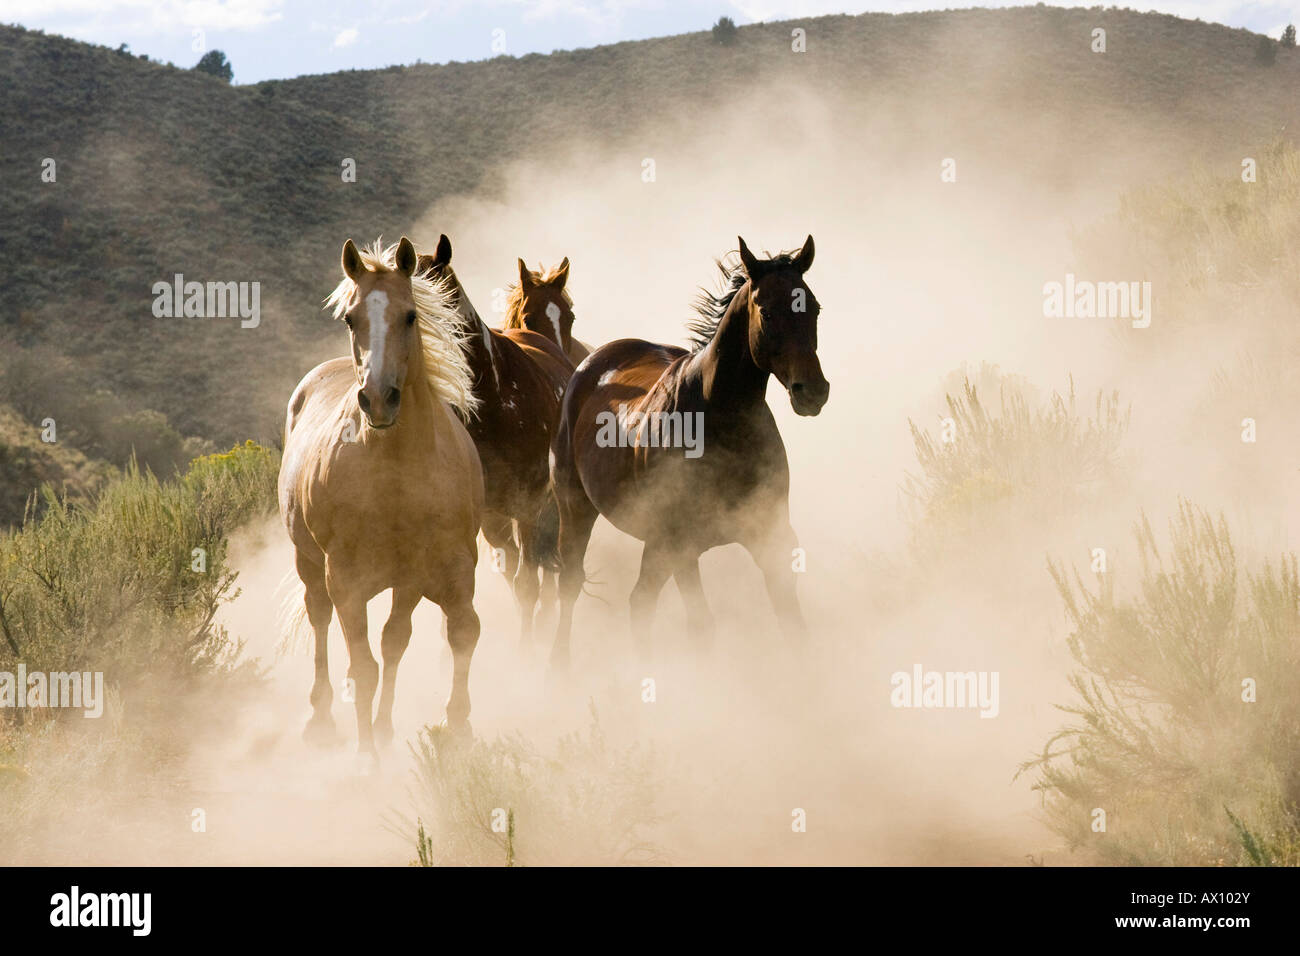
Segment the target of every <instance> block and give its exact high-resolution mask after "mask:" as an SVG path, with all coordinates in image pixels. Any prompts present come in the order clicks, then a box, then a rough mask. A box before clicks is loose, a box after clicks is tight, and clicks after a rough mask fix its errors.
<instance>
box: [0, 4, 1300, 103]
mask: <svg viewBox="0 0 1300 956" xmlns="http://www.w3.org/2000/svg"><path fill="white" fill-rule="evenodd" d="M947 5H948V4H935V3H924V2H917V0H884V2H876V3H852V2H845V0H839V2H836V0H432V2H420V0H400V2H398V0H375V2H371V3H361V2H340V0H0V23H17V24H21V25H22V26H25V27H27V28H29V29H40V30H44V31H46V32H47V33H59V34H62V35H64V36H70V37H74V38H76V39H79V40H86V41H89V42H91V43H98V44H102V45H105V46H113V47H116V46H118V45H119V44H122V43H126V44H128V45H129V46H130V48H131V51H132V52H133V53H146V54H148V55H149V56H150V57H152V58H154V59H157V60H163V61H170V62H172V63H175V64H176V65H178V66H192V65H193V64H194V62H195V61H197V60H198V58H199V55H200V53H199V52H198V50H200V49H213V48H215V49H220V50H223V51H224V52H225V53H226V55H227V56H228V57H229V59H230V62H231V63H232V64H233V66H234V70H235V82H236V83H256V82H258V81H259V80H265V79H278V78H283V77H290V76H298V75H301V74H304V73H330V72H333V71H335V70H344V69H372V68H375V67H382V66H390V65H392V64H395V63H414V62H415V61H416V60H423V61H424V62H426V63H444V62H448V61H451V60H480V59H484V58H487V57H490V56H493V55H495V53H496V52H499V50H500V47H501V45H502V44H504V51H505V52H506V53H509V54H511V55H515V56H518V55H521V54H525V53H550V52H551V51H553V50H571V49H575V48H578V47H587V46H596V45H599V44H602V43H616V42H618V41H620V40H638V39H644V38H646V37H653V36H666V35H669V34H674V33H685V32H689V31H692V30H704V29H707V28H708V27H709V26H710V25H711V24H712V23H714V22H715V21H716V20H717V19H718V17H720V16H724V15H726V16H730V17H731V18H732V19H734V20H735V21H736V22H737V23H751V22H755V21H758V20H788V19H797V18H799V17H809V16H818V15H822V14H827V13H861V12H863V11H866V10H878V11H884V12H891V13H901V12H907V11H917V10H926V9H933V8H935V7H936V6H947ZM952 5H957V6H1017V5H1024V4H1023V0H1021V3H999V2H994V3H984V4H960V3H954V4H952ZM1079 5H1081V6H1088V5H1090V4H1079ZM1120 5H1121V6H1123V5H1124V4H1122V3H1121V4H1120ZM1132 6H1133V8H1134V9H1138V10H1160V11H1162V12H1165V13H1173V14H1177V15H1178V16H1183V17H1188V18H1194V17H1199V18H1200V19H1202V20H1210V21H1216V22H1219V23H1226V24H1228V25H1229V26H1235V27H1246V28H1248V29H1251V30H1255V31H1257V32H1260V33H1270V34H1272V35H1273V36H1277V35H1279V34H1280V33H1281V31H1282V28H1283V26H1285V25H1286V24H1287V23H1292V22H1296V19H1297V14H1298V13H1300V0H1294V2H1291V0H1250V2H1238V0H1155V2H1142V0H1136V2H1134V3H1133V4H1132ZM195 31H201V35H200V36H198V37H196V34H195ZM494 41H495V42H496V44H497V47H498V49H497V50H494V48H493V43H494ZM200 44H201V45H200Z"/></svg>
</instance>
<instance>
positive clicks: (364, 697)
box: [334, 595, 379, 755]
mask: <svg viewBox="0 0 1300 956" xmlns="http://www.w3.org/2000/svg"><path fill="white" fill-rule="evenodd" d="M334 607H335V608H336V609H337V610H338V612H339V623H340V624H342V625H343V637H344V639H345V640H346V641H347V644H348V682H349V684H350V685H351V686H350V689H351V692H352V694H353V695H354V697H355V703H356V709H357V751H358V752H359V753H363V754H371V755H373V754H374V753H375V737H374V728H373V726H372V724H371V721H370V714H371V711H372V709H373V707H374V703H375V687H376V686H377V685H378V683H379V664H378V663H377V662H376V661H375V656H374V655H373V654H371V653H370V641H369V638H368V636H367V632H366V602H365V601H364V600H361V599H360V598H356V597H352V596H349V597H347V598H343V599H340V598H339V597H338V596H337V595H335V596H334Z"/></svg>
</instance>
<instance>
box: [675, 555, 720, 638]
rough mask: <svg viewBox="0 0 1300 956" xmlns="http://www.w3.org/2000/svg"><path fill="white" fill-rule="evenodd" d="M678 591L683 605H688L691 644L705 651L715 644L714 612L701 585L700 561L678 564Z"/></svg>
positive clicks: (676, 579)
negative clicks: (710, 608)
mask: <svg viewBox="0 0 1300 956" xmlns="http://www.w3.org/2000/svg"><path fill="white" fill-rule="evenodd" d="M673 580H675V581H676V582H677V590H678V591H680V592H681V595H682V603H684V604H685V605H686V628H687V631H688V633H689V634H690V637H691V642H692V643H693V644H695V645H696V647H697V649H701V650H702V649H704V648H705V647H707V646H709V645H710V644H712V643H713V629H714V627H713V612H712V611H710V610H709V602H708V600H706V599H705V597H704V587H703V586H702V585H701V584H700V559H699V558H698V557H693V558H687V559H686V560H684V561H682V562H681V563H680V564H678V566H677V569H676V570H675V571H674V572H673Z"/></svg>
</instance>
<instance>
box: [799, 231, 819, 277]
mask: <svg viewBox="0 0 1300 956" xmlns="http://www.w3.org/2000/svg"><path fill="white" fill-rule="evenodd" d="M815 251H816V250H815V249H814V248H813V241H812V233H809V234H808V240H807V241H806V242H805V243H804V244H803V248H802V249H800V250H799V254H798V255H797V256H795V257H794V264H795V265H796V266H797V267H798V269H799V271H800V272H807V271H808V270H809V269H810V268H811V267H812V261H813V252H815Z"/></svg>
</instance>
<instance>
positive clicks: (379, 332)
mask: <svg viewBox="0 0 1300 956" xmlns="http://www.w3.org/2000/svg"><path fill="white" fill-rule="evenodd" d="M387 311H388V293H387V292H381V291H380V290H379V289H375V290H374V291H373V292H371V293H370V294H369V295H368V296H366V317H367V318H368V319H369V320H370V360H369V363H368V367H367V369H366V372H367V377H369V376H370V375H378V374H379V373H380V371H381V370H382V369H383V367H384V335H385V332H386V331H387V330H386V329H385V328H384V313H385V312H387Z"/></svg>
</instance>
